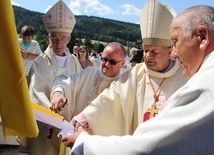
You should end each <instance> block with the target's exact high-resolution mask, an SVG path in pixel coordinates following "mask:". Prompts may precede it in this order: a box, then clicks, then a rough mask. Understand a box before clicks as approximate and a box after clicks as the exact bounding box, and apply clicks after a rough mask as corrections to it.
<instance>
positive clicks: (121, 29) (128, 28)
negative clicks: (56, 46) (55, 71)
mask: <svg viewBox="0 0 214 155" xmlns="http://www.w3.org/2000/svg"><path fill="white" fill-rule="evenodd" d="M13 10H14V15H15V22H16V27H17V33H18V34H19V33H20V31H21V28H22V27H23V26H24V25H31V26H33V27H34V29H35V40H37V41H38V42H39V44H40V46H41V49H42V51H44V50H45V49H46V48H47V46H48V39H47V31H46V29H45V26H44V24H43V22H42V17H43V16H44V14H43V13H40V12H35V11H31V10H27V9H25V8H22V7H19V6H13ZM75 17H76V25H75V26H74V30H73V32H72V34H71V36H72V40H71V42H70V43H69V44H68V48H69V49H70V50H71V51H72V47H73V46H74V45H79V46H80V45H85V46H86V47H87V48H88V49H89V50H90V49H92V48H96V49H98V52H101V51H102V50H103V48H104V45H103V42H106V43H108V42H113V41H116V42H119V43H121V44H123V45H124V46H128V48H129V47H136V46H137V40H139V39H140V38H141V33H140V25H139V24H133V23H128V22H122V21H117V20H111V19H105V18H100V17H94V16H85V15H78V16H75ZM93 40H96V42H95V43H94V42H93Z"/></svg>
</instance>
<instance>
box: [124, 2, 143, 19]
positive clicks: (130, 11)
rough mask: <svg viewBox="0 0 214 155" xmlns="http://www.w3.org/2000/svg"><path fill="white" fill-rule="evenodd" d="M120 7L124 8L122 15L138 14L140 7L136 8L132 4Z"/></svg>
mask: <svg viewBox="0 0 214 155" xmlns="http://www.w3.org/2000/svg"><path fill="white" fill-rule="evenodd" d="M121 8H123V9H124V11H122V14H123V15H135V16H140V12H141V9H138V8H136V7H135V6H134V5H132V4H124V5H122V6H121Z"/></svg>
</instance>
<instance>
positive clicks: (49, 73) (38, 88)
mask: <svg viewBox="0 0 214 155" xmlns="http://www.w3.org/2000/svg"><path fill="white" fill-rule="evenodd" d="M66 52H67V53H68V55H67V59H66V62H65V67H64V68H59V67H58V64H57V61H56V58H55V56H54V53H53V51H52V49H51V48H50V46H49V47H48V48H47V49H46V51H45V52H44V53H42V54H41V55H40V56H38V57H37V58H36V59H35V60H34V63H33V65H32V68H31V70H30V74H29V75H30V77H31V79H30V85H29V92H30V97H31V100H32V101H34V102H35V103H38V104H40V105H42V106H44V107H46V108H48V109H49V108H50V107H51V103H50V100H49V99H50V93H51V89H52V87H53V85H54V83H55V82H57V81H60V80H63V79H66V78H68V77H69V76H70V75H72V74H75V73H78V72H79V71H81V70H82V67H81V65H80V64H79V61H78V60H77V59H76V58H75V57H74V56H73V55H72V54H70V52H69V50H68V49H67V50H66ZM66 108H69V107H66ZM68 111H69V110H68ZM68 115H69V114H68ZM39 129H40V132H39V136H38V137H36V138H33V139H30V140H29V143H28V147H29V154H31V155H33V154H35V155H41V154H44V153H45V154H50V155H54V154H59V152H58V151H59V150H58V149H59V147H58V146H59V138H58V137H56V134H57V133H58V130H54V133H53V134H52V139H51V140H48V139H47V137H46V135H45V134H44V132H43V131H42V130H41V127H39ZM51 141H52V142H53V143H54V145H55V146H56V147H54V146H53V145H52V143H51Z"/></svg>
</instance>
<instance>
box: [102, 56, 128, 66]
mask: <svg viewBox="0 0 214 155" xmlns="http://www.w3.org/2000/svg"><path fill="white" fill-rule="evenodd" d="M101 61H102V62H105V63H107V62H109V63H110V64H111V65H116V64H117V63H118V62H121V61H124V60H121V61H115V60H112V59H107V58H103V57H101Z"/></svg>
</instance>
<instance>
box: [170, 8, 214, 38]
mask: <svg viewBox="0 0 214 155" xmlns="http://www.w3.org/2000/svg"><path fill="white" fill-rule="evenodd" d="M184 21H185V22H184ZM173 22H177V23H180V24H181V26H182V27H183V29H185V31H186V33H185V36H186V37H191V35H192V33H194V31H195V30H196V29H197V28H198V27H199V26H202V25H203V26H205V27H207V29H208V31H209V32H210V34H211V35H214V7H211V6H206V5H199V6H194V7H190V8H188V9H186V10H184V11H183V12H181V13H180V14H178V15H177V16H176V17H175V18H174V19H173ZM173 22H172V23H173Z"/></svg>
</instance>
